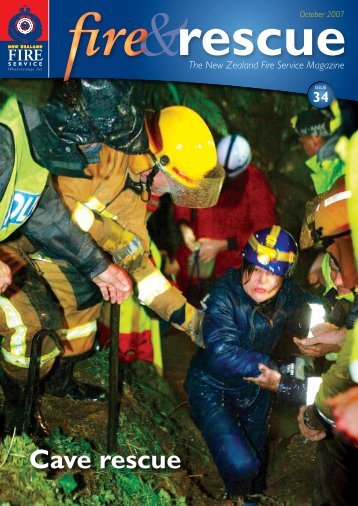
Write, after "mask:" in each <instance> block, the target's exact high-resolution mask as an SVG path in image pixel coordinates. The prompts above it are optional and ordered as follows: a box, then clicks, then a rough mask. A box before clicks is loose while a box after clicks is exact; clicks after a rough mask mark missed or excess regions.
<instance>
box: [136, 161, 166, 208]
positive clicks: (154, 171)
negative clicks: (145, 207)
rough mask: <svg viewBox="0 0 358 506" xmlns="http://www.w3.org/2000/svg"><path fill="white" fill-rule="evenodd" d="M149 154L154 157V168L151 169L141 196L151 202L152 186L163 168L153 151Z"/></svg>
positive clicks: (144, 200)
mask: <svg viewBox="0 0 358 506" xmlns="http://www.w3.org/2000/svg"><path fill="white" fill-rule="evenodd" d="M149 156H150V158H151V159H152V162H153V164H154V165H153V168H152V170H151V172H150V174H149V175H148V177H147V180H146V182H145V189H144V188H143V190H142V193H141V196H140V197H141V199H142V200H143V202H149V200H150V197H151V195H152V186H153V182H154V178H155V176H156V175H157V174H158V172H159V171H160V170H161V165H160V163H159V162H158V160H157V159H156V157H155V155H154V154H153V153H152V152H151V151H149ZM142 184H143V183H142Z"/></svg>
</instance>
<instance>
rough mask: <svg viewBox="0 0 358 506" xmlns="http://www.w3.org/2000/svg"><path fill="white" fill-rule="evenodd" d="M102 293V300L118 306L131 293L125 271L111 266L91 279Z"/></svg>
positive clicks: (129, 280)
mask: <svg viewBox="0 0 358 506" xmlns="http://www.w3.org/2000/svg"><path fill="white" fill-rule="evenodd" d="M92 281H93V282H94V283H96V285H97V286H98V287H99V289H100V290H101V292H102V295H103V298H104V300H109V301H111V302H112V304H120V303H121V302H123V301H124V300H126V299H128V297H129V296H130V295H131V293H132V292H133V290H132V286H133V285H132V281H131V279H130V277H129V276H128V274H127V273H126V271H125V270H124V269H122V268H121V267H119V266H118V265H115V264H111V265H110V266H109V267H108V269H106V270H105V271H104V272H102V273H101V274H99V275H98V276H96V277H94V278H93V279H92Z"/></svg>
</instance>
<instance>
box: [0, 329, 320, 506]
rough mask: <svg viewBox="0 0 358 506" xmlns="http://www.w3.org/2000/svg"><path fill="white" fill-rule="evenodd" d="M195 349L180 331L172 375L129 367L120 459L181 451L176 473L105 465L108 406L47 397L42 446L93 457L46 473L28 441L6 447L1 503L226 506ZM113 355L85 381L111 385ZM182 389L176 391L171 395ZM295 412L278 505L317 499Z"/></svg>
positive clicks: (96, 362) (170, 343)
mask: <svg viewBox="0 0 358 506" xmlns="http://www.w3.org/2000/svg"><path fill="white" fill-rule="evenodd" d="M194 352H195V346H194V345H192V343H190V341H189V340H188V339H187V338H186V337H185V336H184V335H183V334H181V333H179V332H171V333H170V334H169V335H168V336H166V337H164V338H163V354H164V364H165V371H166V372H165V380H166V381H165V380H164V381H163V380H162V379H161V378H159V377H158V376H157V374H156V372H155V371H154V369H153V368H152V367H151V366H150V365H149V364H145V363H141V362H138V363H133V364H132V365H131V366H129V367H127V368H126V370H125V374H124V376H125V381H124V395H123V399H122V406H121V415H120V427H119V436H118V451H117V454H118V455H123V456H125V455H138V456H140V455H178V456H179V457H180V459H181V464H182V465H181V469H180V470H178V471H171V472H167V471H158V472H153V471H148V472H147V471H140V472H126V473H123V472H121V471H117V470H114V469H113V468H111V467H109V468H107V469H105V470H102V469H99V466H98V462H99V458H100V455H105V454H107V452H106V436H107V432H106V427H107V406H106V403H98V404H95V403H86V402H75V401H71V400H63V399H56V398H54V397H49V396H46V397H43V399H42V410H43V413H44V415H45V417H46V419H47V421H48V422H49V423H50V428H51V429H52V431H53V432H52V435H51V437H50V438H49V439H48V440H45V441H42V442H38V447H40V448H48V449H49V451H50V452H52V454H53V455H69V456H72V455H82V454H86V455H90V456H91V462H92V463H93V464H92V465H91V468H90V469H89V470H86V471H83V470H80V469H78V468H75V469H74V470H72V471H69V470H68V469H64V470H52V471H50V472H44V471H42V472H40V471H37V470H34V469H33V467H32V466H31V465H30V463H29V456H30V454H31V453H32V452H33V451H34V450H35V449H36V447H35V446H34V445H33V443H32V442H31V441H30V440H28V439H26V438H15V440H14V441H13V442H12V443H11V441H10V438H8V439H7V440H6V441H5V442H4V443H3V444H2V445H1V444H0V506H5V505H6V506H8V505H11V506H15V505H19V506H22V505H25V504H26V505H29V504H30V505H36V506H41V505H43V504H46V505H48V504H50V505H52V504H54V505H61V504H65V505H66V506H70V505H74V504H84V505H88V506H92V505H112V504H116V505H117V504H118V505H125V506H126V505H131V506H133V505H134V506H137V505H138V506H142V505H143V506H146V505H148V506H149V505H153V506H156V505H158V506H169V505H177V506H182V505H184V504H188V505H194V506H201V505H210V506H211V505H212V506H215V505H223V504H225V505H226V504H227V503H226V502H225V501H224V500H223V494H224V489H223V484H222V481H221V479H220V477H219V475H218V473H217V470H216V467H215V465H214V463H213V461H212V459H211V457H210V455H209V453H208V449H207V447H206V444H205V442H204V441H203V439H202V438H201V435H200V433H199V431H198V430H197V429H196V427H195V426H194V424H193V423H192V422H191V420H190V416H189V410H188V405H187V402H186V398H185V393H184V390H183V382H184V377H185V372H186V369H187V367H188V364H189V361H190V359H191V356H192V355H193V353H194ZM107 366H108V358H107V355H106V353H103V352H101V353H99V354H97V356H95V357H94V358H92V359H90V360H87V361H85V362H83V364H82V365H81V366H80V368H79V370H78V372H77V375H78V376H79V378H80V379H81V380H87V381H91V382H93V383H97V384H102V385H104V386H106V381H107V380H106V378H107ZM173 390H174V391H173ZM295 416H296V413H295V410H291V409H287V408H284V407H282V406H281V407H276V408H275V410H274V413H273V416H272V427H271V443H270V449H271V457H270V466H269V472H268V485H269V486H268V491H267V492H268V494H269V495H270V496H273V497H275V498H276V499H277V501H278V502H277V504H282V501H284V502H285V504H287V505H288V506H305V505H309V504H310V495H311V487H312V473H313V472H314V457H313V448H314V447H313V445H312V444H311V443H306V442H305V440H304V439H303V438H302V437H301V436H299V435H297V424H296V421H295Z"/></svg>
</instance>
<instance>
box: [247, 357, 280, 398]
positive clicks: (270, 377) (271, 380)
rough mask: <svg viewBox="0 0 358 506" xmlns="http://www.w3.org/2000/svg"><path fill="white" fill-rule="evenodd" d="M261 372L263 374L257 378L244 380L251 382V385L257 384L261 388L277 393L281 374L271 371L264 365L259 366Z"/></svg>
mask: <svg viewBox="0 0 358 506" xmlns="http://www.w3.org/2000/svg"><path fill="white" fill-rule="evenodd" d="M259 371H260V372H261V374H260V376H258V377H257V378H244V380H246V381H249V382H250V383H255V385H257V386H258V387H260V388H265V389H266V390H272V391H273V392H277V390H278V386H279V384H280V379H281V374H280V373H279V372H277V371H275V370H274V369H270V368H269V367H267V366H266V365H264V364H259Z"/></svg>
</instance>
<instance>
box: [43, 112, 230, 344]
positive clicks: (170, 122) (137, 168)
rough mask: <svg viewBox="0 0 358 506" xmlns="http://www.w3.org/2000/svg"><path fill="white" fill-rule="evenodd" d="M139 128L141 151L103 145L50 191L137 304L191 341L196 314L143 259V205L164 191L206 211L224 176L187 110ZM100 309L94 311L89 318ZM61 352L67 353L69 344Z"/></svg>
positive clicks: (200, 125) (204, 130) (206, 135)
mask: <svg viewBox="0 0 358 506" xmlns="http://www.w3.org/2000/svg"><path fill="white" fill-rule="evenodd" d="M145 125H146V131H147V134H148V139H149V149H148V152H147V153H145V154H143V155H131V156H127V155H126V154H125V153H122V152H119V151H115V150H113V149H111V148H109V147H108V146H106V145H102V146H101V149H100V151H99V162H98V163H93V164H90V165H88V167H87V168H86V170H85V174H86V175H87V176H89V177H88V178H87V179H81V180H76V183H75V184H74V180H73V179H72V178H69V177H58V179H57V185H58V188H59V191H60V193H61V195H62V198H63V200H64V202H65V204H66V205H67V207H68V208H69V210H70V212H71V213H72V217H73V219H74V221H75V222H76V223H77V224H78V225H79V226H80V227H81V228H82V229H83V230H86V231H87V232H88V233H89V234H90V235H91V237H92V238H93V239H94V240H95V241H96V242H97V244H98V245H100V246H101V247H102V248H103V249H104V250H105V251H107V252H108V253H110V254H111V255H112V257H113V259H114V260H115V262H117V263H119V265H121V266H122V267H124V268H125V269H127V270H128V271H129V272H130V274H131V276H132V278H133V280H134V282H135V283H136V288H135V293H136V296H137V298H138V299H139V301H140V302H141V303H142V304H144V305H145V306H147V307H149V308H150V309H152V310H154V311H155V312H156V313H157V314H158V315H159V316H160V317H161V318H163V319H164V320H166V321H170V322H171V323H172V324H173V325H174V326H176V327H177V328H179V329H180V330H184V331H185V332H187V333H188V334H189V335H190V336H191V337H192V339H193V340H194V341H196V340H198V339H200V335H199V330H200V324H201V319H202V315H201V312H200V311H198V310H197V309H195V308H194V307H193V306H191V305H190V304H188V303H187V301H186V298H185V297H184V296H183V295H182V293H181V292H180V291H179V290H178V289H177V288H176V287H174V286H173V285H171V284H170V282H169V281H168V280H167V279H166V278H165V276H164V275H163V274H162V273H161V272H160V270H159V269H158V268H156V267H155V266H154V265H153V264H152V263H151V262H150V261H149V260H148V259H149V245H150V241H149V236H148V231H147V225H146V221H145V215H146V202H147V201H148V199H149V197H150V195H151V193H152V192H153V194H154V195H158V196H159V195H161V194H163V193H165V192H169V193H170V194H171V196H172V199H173V201H174V202H175V203H177V204H178V205H182V206H190V207H207V206H212V205H214V204H215V203H216V202H217V199H218V197H219V193H220V189H221V185H222V182H223V179H224V170H223V169H222V168H221V167H220V166H219V165H218V164H217V156H216V149H215V144H214V141H213V138H212V135H211V133H210V130H209V128H208V127H207V125H206V124H205V122H204V121H203V119H202V118H201V117H200V116H199V114H197V113H196V112H194V111H193V110H191V109H189V108H187V107H183V106H172V107H167V108H165V109H162V110H161V111H160V112H159V114H148V115H147V116H146V121H145ZM36 262H37V263H38V265H39V268H41V270H42V271H43V272H44V273H45V276H46V279H47V280H48V281H49V282H50V283H51V281H50V278H51V271H52V269H53V268H56V269H57V268H58V267H54V264H51V263H49V262H47V263H46V262H42V261H41V259H40V258H39V259H38V260H36ZM59 300H60V301H61V298H60V297H59ZM64 303H65V301H64ZM64 309H65V313H66V311H67V310H69V309H67V308H66V307H64ZM99 309H100V305H97V306H95V307H94V308H93V311H94V312H95V313H96V316H98V311H99ZM78 342H80V340H78ZM65 346H66V347H67V349H68V350H69V352H70V348H71V347H73V346H75V341H74V340H72V341H71V342H68V343H65Z"/></svg>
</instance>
